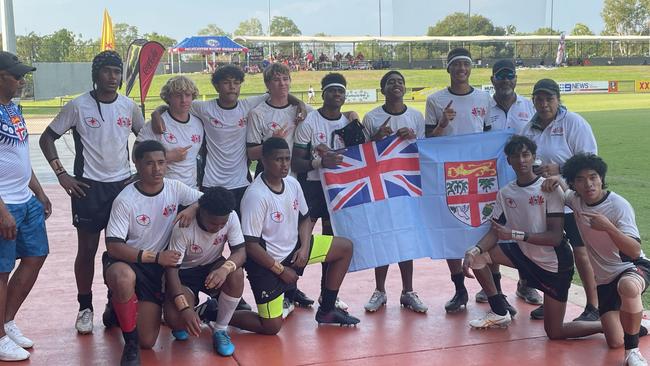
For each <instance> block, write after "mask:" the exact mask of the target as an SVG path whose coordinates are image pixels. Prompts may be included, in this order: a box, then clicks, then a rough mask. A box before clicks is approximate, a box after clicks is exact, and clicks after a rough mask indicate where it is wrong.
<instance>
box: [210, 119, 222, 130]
mask: <svg viewBox="0 0 650 366" xmlns="http://www.w3.org/2000/svg"><path fill="white" fill-rule="evenodd" d="M212 124H213V125H214V127H217V128H223V122H221V121H219V120H218V119H216V118H215V119H213V120H212Z"/></svg>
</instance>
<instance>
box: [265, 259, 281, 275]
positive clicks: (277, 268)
mask: <svg viewBox="0 0 650 366" xmlns="http://www.w3.org/2000/svg"><path fill="white" fill-rule="evenodd" d="M269 269H270V270H271V272H273V273H275V274H276V275H281V274H282V272H284V266H283V265H282V263H280V262H278V261H275V262H274V263H273V266H271V268H269Z"/></svg>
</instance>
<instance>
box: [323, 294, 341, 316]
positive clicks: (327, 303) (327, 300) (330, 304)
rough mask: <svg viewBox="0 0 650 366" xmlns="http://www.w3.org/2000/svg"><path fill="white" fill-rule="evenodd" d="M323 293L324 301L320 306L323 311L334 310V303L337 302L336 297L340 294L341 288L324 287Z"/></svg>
mask: <svg viewBox="0 0 650 366" xmlns="http://www.w3.org/2000/svg"><path fill="white" fill-rule="evenodd" d="M321 294H322V295H323V302H322V303H321V305H320V308H321V309H323V311H331V310H333V309H334V305H335V304H336V297H337V296H338V295H339V290H328V289H323V291H322V292H321Z"/></svg>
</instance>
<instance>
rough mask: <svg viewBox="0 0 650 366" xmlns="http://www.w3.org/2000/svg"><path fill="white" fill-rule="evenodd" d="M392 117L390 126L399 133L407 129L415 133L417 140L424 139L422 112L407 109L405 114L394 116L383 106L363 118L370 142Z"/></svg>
mask: <svg viewBox="0 0 650 366" xmlns="http://www.w3.org/2000/svg"><path fill="white" fill-rule="evenodd" d="M388 117H390V120H389V121H388V126H389V127H390V128H391V129H392V130H393V132H397V130H399V129H400V128H403V127H407V128H409V129H410V130H411V131H413V132H414V133H415V137H416V138H419V139H421V138H424V137H425V136H424V116H423V115H422V112H420V111H418V110H417V109H414V108H409V107H406V108H405V109H404V111H403V112H401V113H397V114H393V113H389V112H387V111H386V109H385V108H384V106H383V105H381V106H379V107H377V108H374V109H373V110H371V111H370V112H368V113H366V115H365V116H363V126H364V127H365V132H366V137H367V138H368V140H370V138H371V137H372V136H374V135H375V134H376V133H377V131H379V128H380V127H381V125H383V124H384V122H386V119H387V118H388Z"/></svg>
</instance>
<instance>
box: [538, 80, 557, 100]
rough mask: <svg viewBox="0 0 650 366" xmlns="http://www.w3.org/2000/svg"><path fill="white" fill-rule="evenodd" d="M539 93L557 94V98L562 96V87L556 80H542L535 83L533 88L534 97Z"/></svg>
mask: <svg viewBox="0 0 650 366" xmlns="http://www.w3.org/2000/svg"><path fill="white" fill-rule="evenodd" d="M539 92H546V93H549V94H555V95H556V96H557V97H559V96H560V87H559V86H558V85H557V83H556V82H555V81H554V80H551V79H542V80H540V81H538V82H536V83H535V86H534V87H533V95H535V94H537V93H539Z"/></svg>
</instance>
